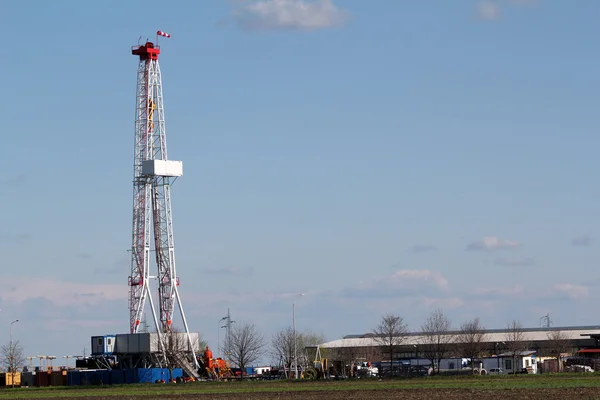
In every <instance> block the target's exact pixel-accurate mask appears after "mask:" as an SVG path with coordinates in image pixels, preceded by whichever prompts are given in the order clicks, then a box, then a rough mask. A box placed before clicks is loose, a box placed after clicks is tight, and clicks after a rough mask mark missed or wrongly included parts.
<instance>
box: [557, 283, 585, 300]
mask: <svg viewBox="0 0 600 400" xmlns="http://www.w3.org/2000/svg"><path fill="white" fill-rule="evenodd" d="M554 290H556V291H558V292H560V293H562V294H564V295H567V296H568V297H570V298H572V299H581V298H585V297H588V296H589V289H588V288H587V287H585V286H582V285H575V284H572V283H558V284H556V285H554Z"/></svg>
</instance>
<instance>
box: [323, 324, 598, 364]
mask: <svg viewBox="0 0 600 400" xmlns="http://www.w3.org/2000/svg"><path fill="white" fill-rule="evenodd" d="M557 331H559V332H561V333H562V335H564V338H565V340H566V342H567V346H566V347H568V348H570V349H572V350H571V351H570V352H568V353H564V354H563V356H564V357H565V358H566V357H573V358H576V357H589V355H600V326H597V325H593V326H565V327H544V328H523V329H522V332H523V334H524V340H523V341H524V342H526V343H527V350H528V351H527V352H526V353H527V354H526V355H524V357H525V358H527V357H529V360H530V361H529V364H530V365H532V364H534V363H539V362H541V361H543V360H545V359H549V358H555V357H556V355H555V354H553V351H552V350H553V349H552V347H553V344H552V341H551V340H550V338H549V337H550V335H551V334H552V333H553V332H557ZM510 333H511V331H510V330H508V329H488V330H485V331H484V339H483V341H482V348H483V351H482V355H481V360H482V361H485V362H484V364H485V365H494V363H495V364H496V365H497V367H498V368H500V367H501V366H504V365H508V363H504V362H503V361H501V360H500V358H510V357H512V356H511V355H510V352H509V349H510V347H509V345H508V344H507V342H509V339H508V338H509V337H510V336H509V335H510ZM447 336H448V337H447V338H446V339H447V341H448V342H449V356H450V357H454V358H452V359H449V361H447V364H448V365H450V364H453V367H452V368H450V369H453V368H456V367H455V365H456V366H459V365H461V364H462V363H463V362H462V361H460V360H462V357H463V356H464V355H462V354H460V352H461V351H460V349H461V345H462V343H460V342H459V341H457V338H459V337H460V332H459V331H451V332H448V334H447ZM424 338H425V335H424V334H423V333H421V332H412V333H407V334H406V335H405V336H404V338H403V340H402V343H401V344H400V345H399V346H396V347H395V354H394V358H393V360H394V362H396V361H398V362H402V361H404V362H406V363H408V364H409V365H424V364H428V360H423V356H422V355H421V354H420V352H419V347H420V346H423V343H425V342H426V341H425V340H424ZM319 347H320V348H321V349H323V350H326V351H327V350H328V357H329V358H330V359H333V358H341V359H345V360H367V361H370V362H376V363H378V362H382V361H383V362H384V363H385V362H389V361H390V360H389V354H386V351H383V352H382V351H381V347H382V346H381V344H380V342H378V341H377V338H376V336H375V334H373V333H365V334H359V335H347V336H344V337H343V338H341V339H337V340H333V341H330V342H326V343H322V344H320V345H319ZM457 359H458V360H459V361H456V360H457ZM489 359H493V361H491V360H489ZM455 361H456V362H455ZM521 361H522V362H524V363H525V361H523V360H521ZM463 367H464V366H463ZM525 367H526V366H525V365H524V366H523V368H525ZM510 369H511V370H512V369H513V367H512V366H511V368H510ZM532 370H533V371H534V372H535V371H537V368H536V366H532Z"/></svg>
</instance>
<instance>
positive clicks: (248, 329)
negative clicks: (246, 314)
mask: <svg viewBox="0 0 600 400" xmlns="http://www.w3.org/2000/svg"><path fill="white" fill-rule="evenodd" d="M265 345H266V340H265V337H264V335H263V334H262V333H261V332H259V331H258V329H256V327H255V326H254V325H253V324H248V323H241V324H239V325H236V326H235V327H233V328H232V329H231V354H230V357H231V361H233V363H234V364H236V365H237V366H238V367H239V368H240V369H241V370H242V378H243V377H244V369H245V368H246V366H247V365H248V364H251V363H253V362H255V361H257V360H258V359H259V358H260V357H261V356H262V355H263V348H264V347H265Z"/></svg>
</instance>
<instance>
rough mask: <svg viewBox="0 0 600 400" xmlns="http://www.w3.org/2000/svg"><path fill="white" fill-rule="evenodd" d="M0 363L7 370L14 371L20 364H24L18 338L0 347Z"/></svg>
mask: <svg viewBox="0 0 600 400" xmlns="http://www.w3.org/2000/svg"><path fill="white" fill-rule="evenodd" d="M0 365H2V369H4V370H5V371H8V372H16V371H17V369H18V368H19V367H20V366H23V365H25V356H24V355H23V347H22V346H21V344H20V343H19V341H18V340H13V341H12V342H11V343H9V344H5V345H4V346H2V347H1V348H0Z"/></svg>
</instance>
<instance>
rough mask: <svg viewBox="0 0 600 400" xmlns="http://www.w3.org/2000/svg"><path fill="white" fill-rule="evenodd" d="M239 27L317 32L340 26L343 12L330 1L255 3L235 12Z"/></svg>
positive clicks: (345, 17) (267, 0) (264, 0)
mask: <svg viewBox="0 0 600 400" xmlns="http://www.w3.org/2000/svg"><path fill="white" fill-rule="evenodd" d="M235 17H236V19H237V22H238V24H239V26H241V27H242V28H243V29H248V30H306V31H312V30H318V29H324V28H331V27H336V26H341V25H343V24H344V23H345V22H346V21H347V20H348V18H349V14H348V12H347V11H346V10H343V9H341V8H339V7H337V6H336V5H335V4H333V1H332V0H256V1H249V2H247V3H245V4H244V5H243V6H241V7H240V8H238V9H237V10H236V11H235Z"/></svg>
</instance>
